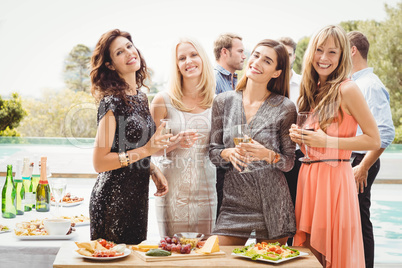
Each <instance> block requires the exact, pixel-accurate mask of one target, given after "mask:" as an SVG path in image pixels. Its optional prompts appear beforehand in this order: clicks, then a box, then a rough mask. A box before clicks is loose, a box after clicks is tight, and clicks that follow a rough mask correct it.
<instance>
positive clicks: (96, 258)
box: [74, 248, 131, 261]
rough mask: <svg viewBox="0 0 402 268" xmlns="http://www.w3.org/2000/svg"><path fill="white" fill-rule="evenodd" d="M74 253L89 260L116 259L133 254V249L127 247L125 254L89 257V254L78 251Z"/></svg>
mask: <svg viewBox="0 0 402 268" xmlns="http://www.w3.org/2000/svg"><path fill="white" fill-rule="evenodd" d="M74 253H75V255H76V256H79V257H82V258H85V259H89V260H95V261H111V260H115V259H120V258H124V257H127V256H128V255H130V254H131V250H130V249H128V248H126V249H125V250H124V254H123V255H121V256H115V257H89V256H84V255H81V254H78V253H77V252H76V251H74Z"/></svg>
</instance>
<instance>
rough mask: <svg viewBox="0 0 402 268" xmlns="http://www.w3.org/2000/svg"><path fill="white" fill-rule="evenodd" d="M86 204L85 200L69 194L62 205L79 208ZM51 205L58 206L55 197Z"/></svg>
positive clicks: (51, 200)
mask: <svg viewBox="0 0 402 268" xmlns="http://www.w3.org/2000/svg"><path fill="white" fill-rule="evenodd" d="M82 203H84V198H83V197H78V196H76V195H72V194H71V193H67V194H66V195H65V196H64V197H63V200H62V202H61V203H60V205H61V206H62V207H73V206H78V205H80V204H82ZM50 204H51V205H52V206H55V205H56V202H55V200H54V197H53V196H52V197H51V199H50Z"/></svg>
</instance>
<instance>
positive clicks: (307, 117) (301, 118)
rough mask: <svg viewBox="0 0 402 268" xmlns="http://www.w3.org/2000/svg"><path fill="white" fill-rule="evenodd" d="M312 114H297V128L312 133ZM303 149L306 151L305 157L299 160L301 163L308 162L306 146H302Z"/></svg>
mask: <svg viewBox="0 0 402 268" xmlns="http://www.w3.org/2000/svg"><path fill="white" fill-rule="evenodd" d="M312 115H313V113H312V112H299V113H297V126H298V127H299V128H301V129H304V130H310V131H314V123H313V120H312ZM302 142H303V134H302ZM304 148H305V149H306V155H305V156H304V157H301V158H299V160H300V161H301V162H306V161H310V160H311V159H310V157H309V156H308V152H307V149H308V147H307V145H306V144H304Z"/></svg>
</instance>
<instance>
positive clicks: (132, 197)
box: [89, 29, 171, 244]
mask: <svg viewBox="0 0 402 268" xmlns="http://www.w3.org/2000/svg"><path fill="white" fill-rule="evenodd" d="M91 67H92V70H91V82H92V88H91V91H92V94H93V96H94V97H95V99H96V100H97V101H98V102H99V109H98V130H97V134H96V138H95V147H94V153H93V164H94V168H95V171H96V172H98V173H99V175H98V178H97V180H96V183H95V185H94V187H93V190H92V194H91V199H90V205H89V209H90V219H91V226H90V230H91V240H94V239H98V238H103V239H106V240H109V241H113V242H115V243H126V244H138V243H140V242H141V241H143V240H146V237H147V222H148V192H149V177H150V174H152V179H153V181H154V182H155V185H156V187H157V192H156V193H155V195H156V196H162V195H164V194H166V192H167V191H168V186H167V183H166V179H165V178H164V176H163V174H162V173H161V172H160V171H159V170H158V169H157V168H156V167H155V166H154V165H153V164H152V163H150V156H151V154H153V153H155V152H156V151H159V150H160V149H161V148H163V146H164V145H166V144H168V142H165V140H166V139H167V138H168V137H170V136H171V135H161V131H162V127H160V128H158V129H156V130H155V124H154V121H153V120H152V117H151V114H150V112H149V108H148V98H147V96H146V95H145V94H144V93H143V92H141V91H140V90H138V89H139V88H141V87H142V86H143V85H144V84H143V81H144V79H145V78H146V77H147V67H146V64H145V61H144V59H143V57H142V55H141V53H140V51H139V50H137V49H136V47H135V46H134V45H133V42H132V39H131V36H130V34H129V33H127V32H123V31H119V30H117V29H116V30H112V31H109V32H107V33H105V34H103V35H102V37H101V38H100V40H99V41H98V43H97V45H96V47H95V50H94V53H93V55H92V59H91Z"/></svg>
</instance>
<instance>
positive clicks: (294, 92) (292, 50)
mask: <svg viewBox="0 0 402 268" xmlns="http://www.w3.org/2000/svg"><path fill="white" fill-rule="evenodd" d="M278 41H279V42H281V43H282V44H284V45H285V48H286V50H287V51H288V54H289V65H290V79H289V80H290V92H289V99H290V100H291V101H293V102H294V104H296V107H297V98H298V97H299V95H300V82H301V75H299V74H297V73H296V72H295V71H294V70H293V64H294V62H295V60H296V46H297V44H296V42H295V41H293V39H292V38H290V37H282V38H280V39H279V40H278Z"/></svg>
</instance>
